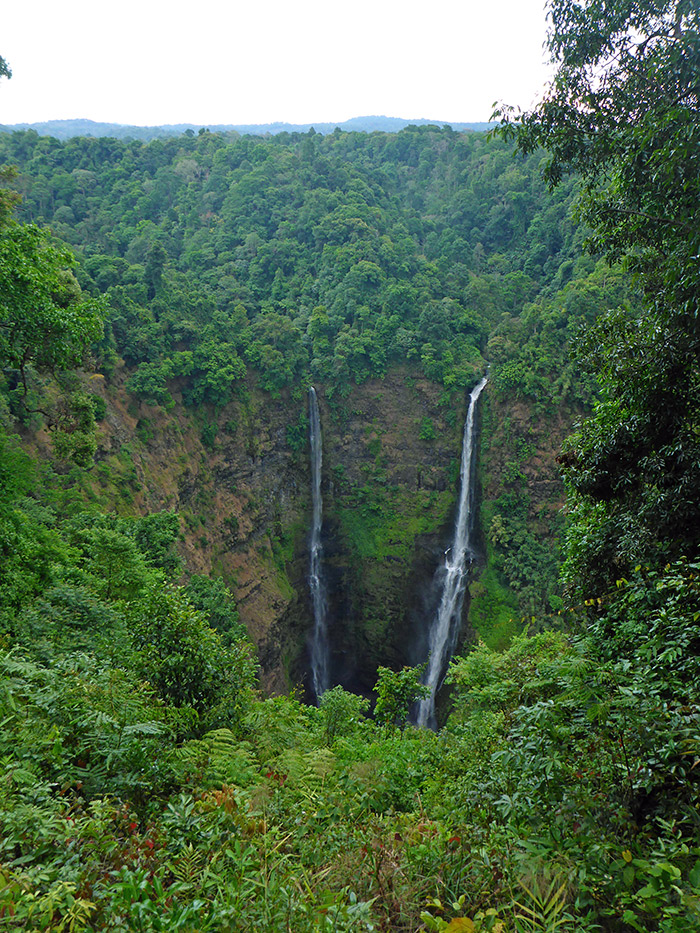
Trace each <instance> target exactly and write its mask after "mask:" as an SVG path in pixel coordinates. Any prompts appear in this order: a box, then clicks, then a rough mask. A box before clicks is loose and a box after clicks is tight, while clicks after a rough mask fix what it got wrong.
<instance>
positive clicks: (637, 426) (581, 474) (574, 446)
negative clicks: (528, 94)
mask: <svg viewBox="0 0 700 933" xmlns="http://www.w3.org/2000/svg"><path fill="white" fill-rule="evenodd" d="M550 12H551V23H552V25H551V30H550V34H549V37H548V46H549V49H550V52H551V53H552V58H553V61H554V62H555V64H556V65H557V68H558V70H557V73H556V76H555V78H554V81H553V83H552V85H551V87H550V88H549V90H548V91H547V93H546V94H545V96H544V98H543V100H542V102H541V103H540V104H539V105H538V106H537V107H535V109H534V110H533V111H531V112H530V113H526V114H517V115H515V114H513V113H512V112H505V113H504V116H505V117H506V126H505V127H504V133H505V135H507V136H515V139H516V142H517V145H518V147H519V149H520V150H521V151H522V152H524V153H529V152H532V151H534V149H535V148H536V147H537V146H540V145H543V146H546V147H547V148H548V151H549V156H548V161H547V164H546V167H545V170H544V174H545V178H546V180H547V181H548V182H549V184H550V186H556V185H558V184H559V183H560V181H561V179H562V178H563V176H564V175H565V173H567V172H571V171H575V172H577V173H578V174H579V176H580V177H581V179H582V189H581V190H582V194H581V198H580V203H579V210H580V213H581V215H582V216H583V217H584V218H585V220H586V221H587V222H588V223H589V224H590V226H591V230H592V232H591V238H590V247H591V248H592V249H595V250H601V251H603V252H604V253H605V254H606V255H607V256H608V258H609V259H612V260H615V261H617V260H620V259H622V260H623V261H624V263H625V264H626V266H627V267H628V268H629V269H631V270H632V271H633V272H634V273H636V274H637V277H638V282H639V285H640V288H641V291H642V293H643V296H644V300H645V311H644V317H643V318H641V319H640V318H639V317H638V316H637V315H634V314H632V315H630V314H629V313H627V314H625V313H619V312H617V313H611V314H609V315H607V317H605V318H604V319H603V320H602V321H601V322H600V323H598V324H597V325H596V327H595V329H594V330H593V331H592V332H591V333H590V335H589V337H588V338H587V339H586V340H585V341H584V343H583V344H582V347H581V350H580V353H581V355H582V357H583V358H584V359H585V361H586V362H587V363H588V365H589V366H590V367H591V368H592V370H593V371H594V372H595V373H596V374H597V375H598V378H599V379H600V381H601V385H602V390H603V391H602V397H601V400H600V403H599V404H598V405H597V407H596V410H595V413H594V416H593V418H592V419H590V420H589V421H587V422H585V423H584V424H582V426H581V429H580V431H579V432H578V433H577V434H576V435H575V436H574V438H573V439H572V440H571V442H570V444H569V450H568V452H567V453H566V454H565V455H564V457H563V464H564V466H565V476H566V481H567V484H568V487H569V491H570V496H571V503H572V514H573V522H572V525H571V533H570V542H571V544H570V551H569V553H570V556H569V562H568V570H567V579H568V582H569V586H570V590H571V593H572V595H573V596H574V597H580V596H581V595H582V594H583V592H584V590H585V588H586V586H587V585H589V584H586V583H584V581H585V580H587V579H589V578H590V579H591V580H592V581H594V587H595V589H596V590H597V591H598V592H603V591H604V590H606V589H609V588H610V586H611V585H612V584H613V583H614V580H615V578H616V577H617V576H620V575H622V574H626V573H627V572H628V571H629V568H631V567H633V566H634V565H635V563H637V562H638V561H639V560H640V558H641V555H644V558H643V559H645V560H653V561H655V562H656V563H658V564H663V562H664V561H665V560H667V559H668V558H669V557H670V558H673V557H679V556H681V555H683V554H689V555H692V554H694V553H696V551H697V547H698V536H697V529H698V527H699V526H700V522H699V521H698V515H697V501H696V498H695V497H693V496H692V495H691V494H690V493H689V490H690V489H692V488H694V486H695V485H696V483H697V475H696V473H697V463H698V449H697V444H698V440H697V436H696V432H695V431H694V428H693V425H694V424H695V422H696V421H697V417H698V410H699V404H700V400H699V398H698V380H697V360H698V351H699V345H698V327H697V318H698V296H699V294H700V291H699V288H698V275H697V263H696V261H695V258H694V257H695V256H696V255H697V252H698V240H697V236H698V232H697V231H698V223H697V211H698V203H699V202H698V173H697V171H696V170H695V161H696V154H697V151H698V142H699V141H700V138H699V136H698V133H699V132H700V131H699V129H698V126H699V124H698V120H697V112H698V106H699V101H698V34H699V26H700V21H699V20H698V15H699V14H698V10H697V7H696V5H695V4H693V3H688V2H685V0H643V2H640V3H635V4H629V3H625V2H615V3H612V4H603V3H602V2H600V3H599V2H597V0H594V2H591V3H588V4H586V5H584V6H580V5H577V4H574V3H571V2H569V0H553V2H552V3H551V4H550Z"/></svg>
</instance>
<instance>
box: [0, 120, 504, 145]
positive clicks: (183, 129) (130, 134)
mask: <svg viewBox="0 0 700 933" xmlns="http://www.w3.org/2000/svg"><path fill="white" fill-rule="evenodd" d="M494 125H495V124H493V123H483V122H481V123H480V122H473V123H463V122H460V123H457V122H451V121H444V120H428V119H425V118H421V119H416V120H408V119H404V118H402V117H386V116H362V117H351V118H350V119H349V120H344V121H342V122H341V121H338V122H335V123H334V122H318V123H284V122H280V121H278V122H273V123H238V124H233V123H217V124H213V123H209V124H207V123H165V124H159V125H157V126H138V125H136V124H128V123H124V124H122V123H107V122H103V121H97V120H88V119H84V118H82V117H81V118H76V119H73V120H45V121H37V122H35V123H13V124H0V132H2V133H12V132H15V131H22V130H34V131H35V132H36V133H38V134H39V136H53V137H55V138H56V139H70V138H71V137H74V136H94V137H111V138H114V139H128V138H133V139H143V140H147V139H158V138H162V137H166V136H180V135H182V134H183V133H187V132H188V131H190V132H192V133H195V132H203V131H204V132H206V131H209V132H214V133H237V134H239V135H241V136H266V135H270V136H274V135H277V134H278V133H308V132H309V131H310V130H312V129H313V130H314V131H315V132H317V133H321V134H323V135H326V134H328V133H332V132H334V130H335V129H339V130H341V131H345V132H361V133H373V132H385V133H392V132H398V131H399V130H402V129H404V128H405V127H407V126H450V127H452V129H453V130H455V131H456V132H464V131H468V132H483V131H485V130H487V129H489V128H490V127H492V126H494Z"/></svg>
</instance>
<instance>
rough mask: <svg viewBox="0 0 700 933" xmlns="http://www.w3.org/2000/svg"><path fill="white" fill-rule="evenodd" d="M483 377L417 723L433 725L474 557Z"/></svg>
mask: <svg viewBox="0 0 700 933" xmlns="http://www.w3.org/2000/svg"><path fill="white" fill-rule="evenodd" d="M486 382H487V379H486V376H484V378H483V379H482V380H481V382H480V383H479V384H478V385H477V386H475V387H474V388H473V389H472V392H471V395H470V396H469V408H468V409H467V418H466V421H465V423H464V438H463V440H462V466H461V469H460V491H459V506H458V508H457V522H456V524H455V534H454V538H453V540H452V546H451V547H449V548H448V549H447V550H446V551H445V563H444V565H443V567H441V568H440V570H439V571H438V574H440V575H441V577H442V596H441V598H440V606H439V608H438V611H437V615H436V616H435V619H434V621H433V624H432V626H431V628H430V636H429V645H430V654H429V656H428V670H427V672H426V676H425V684H426V686H428V687H429V688H430V693H429V694H428V696H427V697H426V698H425V699H423V700H421V701H420V703H419V704H418V714H417V717H416V722H417V724H418V725H419V726H431V727H433V726H434V725H435V694H436V693H437V691H438V687H439V686H440V684H441V678H442V677H443V676H444V671H445V667H446V665H447V662H448V661H449V659H450V657H451V655H452V652H453V651H454V649H455V644H456V642H457V635H458V634H459V622H460V617H461V614H462V603H463V600H464V591H465V589H466V588H467V578H468V574H469V566H470V564H471V562H472V560H473V559H474V552H473V550H472V546H471V531H472V526H473V520H472V506H473V502H474V496H473V490H472V461H473V459H474V456H473V454H474V421H475V415H476V403H477V402H478V400H479V396H480V395H481V392H482V390H483V388H484V386H485V385H486Z"/></svg>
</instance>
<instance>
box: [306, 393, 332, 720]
mask: <svg viewBox="0 0 700 933" xmlns="http://www.w3.org/2000/svg"><path fill="white" fill-rule="evenodd" d="M309 441H310V445H311V500H312V505H313V516H312V524H311V543H310V552H311V557H310V562H309V589H310V590H311V601H312V603H313V612H314V628H313V634H312V636H311V677H312V681H313V688H314V693H315V694H316V701H317V702H318V700H319V699H320V698H321V696H322V695H323V694H324V693H325V691H326V690H327V689H328V687H329V686H330V682H329V678H330V671H329V668H330V658H329V655H330V652H329V649H328V600H327V598H326V585H325V581H324V579H323V546H322V544H321V525H322V523H323V498H322V496H321V468H322V466H323V438H322V436H321V418H320V415H319V411H318V399H317V398H316V390H315V389H314V387H313V386H312V387H311V388H310V389H309Z"/></svg>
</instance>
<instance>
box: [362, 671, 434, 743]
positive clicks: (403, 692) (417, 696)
mask: <svg viewBox="0 0 700 933" xmlns="http://www.w3.org/2000/svg"><path fill="white" fill-rule="evenodd" d="M427 666H428V665H427V663H426V664H421V665H420V666H418V667H404V668H403V669H402V670H400V671H392V670H391V668H389V667H378V668H377V683H376V685H375V688H374V689H375V690H376V693H377V703H376V705H375V707H374V717H375V719H376V720H377V722H378V723H380V724H381V725H384V726H391V727H393V728H397V727H398V728H400V729H403V728H404V726H405V725H406V722H407V721H408V714H409V712H410V710H411V707H412V706H413V704H414V703H415V702H416V701H417V700H421V699H423V698H424V697H427V696H428V695H429V694H430V688H429V687H428V686H427V685H426V684H422V683H421V677H422V676H423V674H424V673H425V669H426V667H427Z"/></svg>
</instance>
